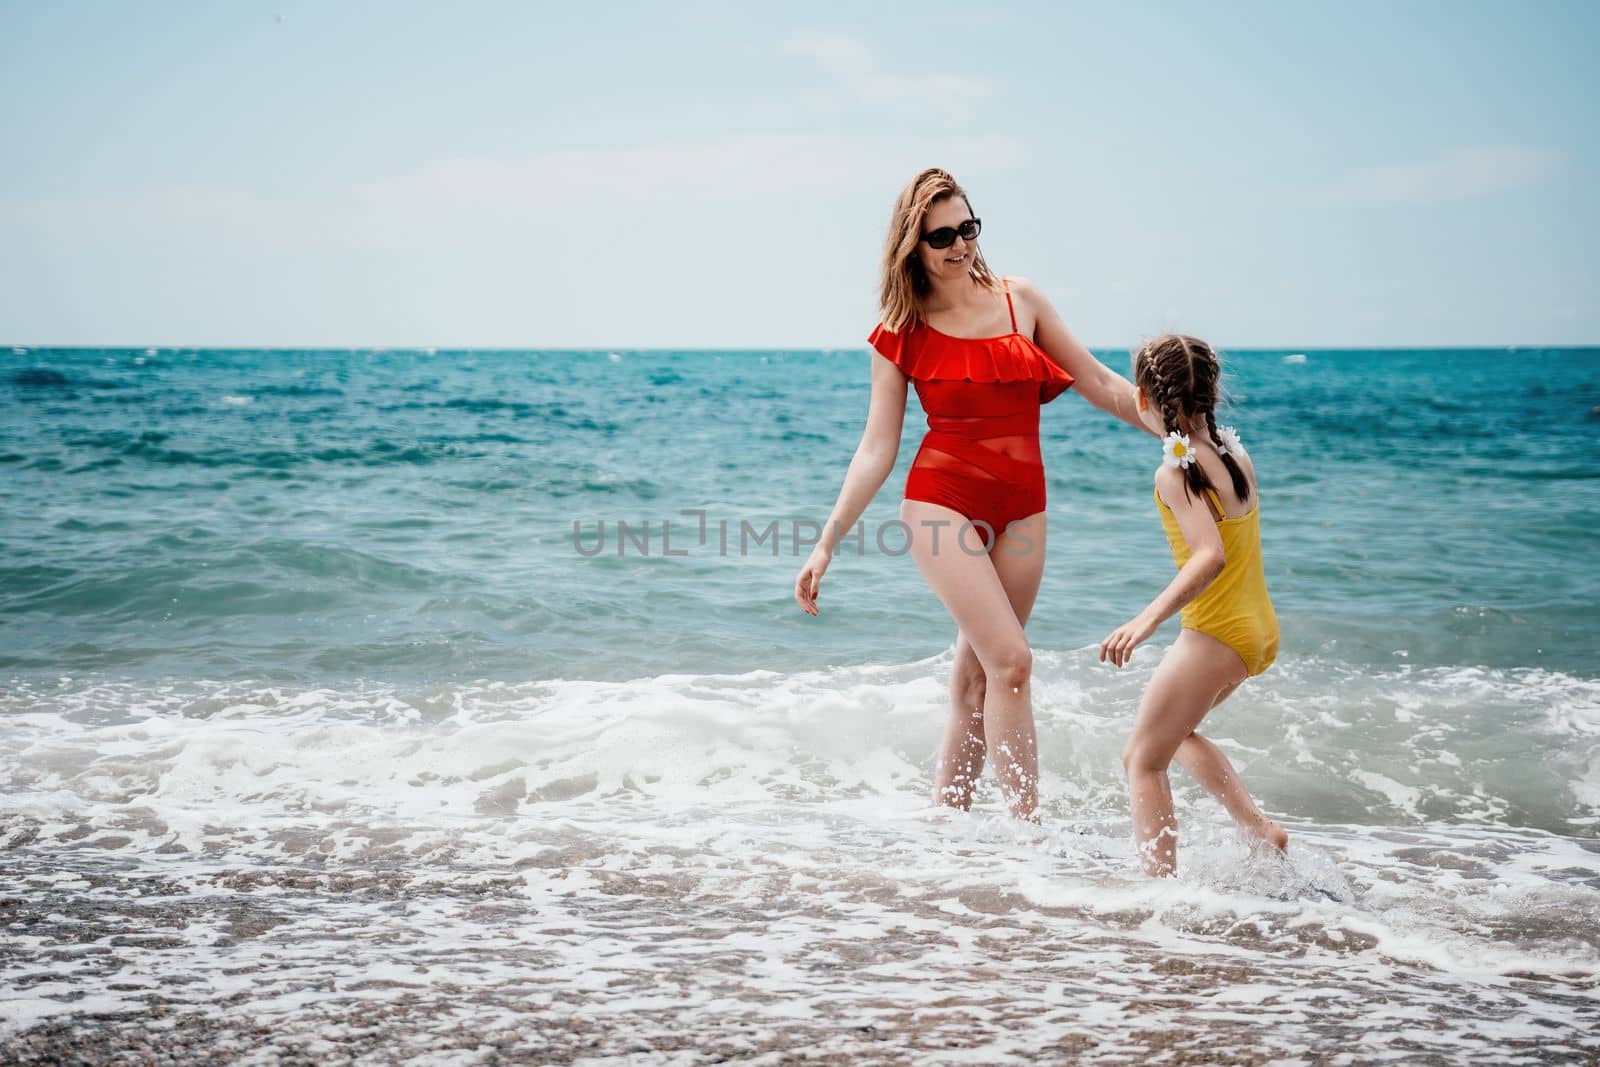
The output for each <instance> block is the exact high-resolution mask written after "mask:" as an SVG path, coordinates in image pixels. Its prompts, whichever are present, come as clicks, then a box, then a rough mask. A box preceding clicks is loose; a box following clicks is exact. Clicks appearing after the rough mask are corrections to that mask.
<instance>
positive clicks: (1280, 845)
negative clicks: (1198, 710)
mask: <svg viewBox="0 0 1600 1067" xmlns="http://www.w3.org/2000/svg"><path fill="white" fill-rule="evenodd" d="M1237 688H1239V686H1238V684H1237V683H1235V684H1234V685H1230V686H1228V687H1227V688H1226V689H1224V690H1223V691H1222V692H1220V693H1218V694H1217V699H1216V700H1214V701H1212V702H1211V706H1212V707H1213V708H1215V707H1216V706H1217V705H1218V704H1221V703H1222V702H1223V701H1224V700H1227V699H1228V697H1229V696H1231V695H1232V693H1233V691H1234V690H1235V689H1237ZM1177 760H1178V763H1179V764H1180V765H1181V766H1182V767H1183V769H1184V770H1186V771H1188V772H1189V776H1190V777H1191V778H1193V779H1194V780H1195V781H1197V782H1199V783H1200V785H1201V787H1202V788H1204V789H1205V791H1206V792H1207V793H1210V794H1211V795H1212V796H1214V797H1216V798H1217V800H1218V801H1219V802H1220V803H1221V804H1222V806H1223V807H1225V808H1227V809H1228V814H1229V815H1231V816H1233V821H1234V822H1236V823H1238V824H1239V828H1240V829H1241V830H1243V831H1244V832H1245V833H1246V834H1249V835H1250V836H1251V837H1253V838H1255V839H1256V840H1258V841H1265V842H1266V843H1267V844H1269V845H1272V846H1273V847H1274V848H1277V849H1279V850H1282V849H1285V848H1288V847H1289V834H1288V832H1287V831H1285V830H1284V828H1283V827H1281V826H1279V825H1278V824H1277V823H1275V822H1273V821H1272V820H1271V819H1269V818H1267V817H1266V816H1265V815H1263V814H1262V813H1261V809H1260V808H1258V807H1256V802H1255V800H1254V799H1252V798H1251V796H1250V791H1249V790H1248V789H1246V788H1245V787H1244V782H1242V781H1240V780H1239V772H1238V771H1236V770H1234V769H1233V764H1231V763H1229V762H1228V757H1227V756H1225V755H1223V753H1222V750H1221V749H1220V748H1218V747H1217V746H1216V745H1214V744H1212V743H1211V742H1210V741H1208V740H1207V739H1205V738H1204V737H1201V736H1200V735H1199V734H1195V733H1192V734H1190V735H1189V736H1188V737H1186V738H1184V739H1183V744H1181V745H1179V746H1178V753H1177Z"/></svg>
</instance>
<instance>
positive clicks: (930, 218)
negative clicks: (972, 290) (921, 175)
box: [917, 196, 978, 280]
mask: <svg viewBox="0 0 1600 1067" xmlns="http://www.w3.org/2000/svg"><path fill="white" fill-rule="evenodd" d="M970 218H972V209H971V208H970V207H968V206H967V201H966V198H965V197H961V196H948V197H945V198H944V199H943V200H940V201H939V202H938V203H936V204H934V205H933V206H932V207H930V208H929V209H928V213H927V214H926V215H924V216H923V217H922V232H923V233H925V234H926V233H932V232H933V231H934V230H937V229H940V228H942V227H945V226H951V227H956V226H960V225H961V224H962V223H963V222H966V221H967V220H968V219H970ZM977 253H978V242H977V241H967V240H965V239H964V238H962V236H961V235H960V234H957V235H956V242H955V244H953V245H951V246H950V247H949V248H934V247H933V246H932V245H930V244H929V243H928V242H926V241H920V240H919V241H918V242H917V256H918V257H919V258H920V259H921V262H922V268H923V270H925V271H927V272H928V277H929V278H931V279H935V280H950V279H958V278H964V277H966V276H967V273H968V272H969V271H971V270H972V259H973V257H974V256H975V255H977Z"/></svg>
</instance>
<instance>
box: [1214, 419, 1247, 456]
mask: <svg viewBox="0 0 1600 1067" xmlns="http://www.w3.org/2000/svg"><path fill="white" fill-rule="evenodd" d="M1241 450H1242V446H1241V445H1240V444H1239V431H1238V430H1235V429H1234V428H1233V427H1232V426H1218V427H1217V451H1218V452H1220V453H1222V454H1223V455H1224V456H1226V455H1228V454H1229V453H1232V454H1233V455H1236V456H1237V455H1238V454H1239V453H1240V451H1241Z"/></svg>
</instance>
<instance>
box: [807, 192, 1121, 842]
mask: <svg viewBox="0 0 1600 1067" xmlns="http://www.w3.org/2000/svg"><path fill="white" fill-rule="evenodd" d="M981 230H982V223H981V221H980V220H979V219H978V218H977V216H976V215H975V214H974V213H973V211H972V204H971V202H970V201H969V200H968V199H967V194H966V192H965V190H963V189H962V188H961V186H960V185H958V184H956V180H955V179H954V178H953V177H951V176H950V174H949V173H948V172H947V171H943V170H939V169H938V168H929V169H928V170H925V171H923V172H922V173H921V174H918V175H917V176H916V177H915V178H913V179H912V180H911V182H910V184H908V185H907V186H906V187H905V189H904V191H902V192H901V194H900V198H899V200H898V201H897V202H896V204H895V209H894V215H893V217H892V218H891V220H890V223H889V236H888V240H887V241H886V242H885V244H884V256H883V262H882V276H881V278H882V281H881V286H880V291H879V292H880V295H879V304H880V306H881V309H882V312H883V320H882V322H880V323H879V325H878V328H877V329H875V330H873V331H872V336H871V338H869V341H870V343H871V345H872V347H873V349H874V350H875V351H876V352H877V357H878V358H874V359H873V360H872V400H871V403H870V405H869V407H868V410H867V424H866V427H865V429H864V430H863V431H862V436H861V443H860V444H859V445H858V446H857V448H856V453H855V456H854V458H853V459H852V460H851V461H850V467H849V470H848V471H846V472H845V477H844V485H843V486H842V487H841V488H840V490H839V496H838V500H837V501H836V502H835V503H834V505H833V511H832V513H831V514H829V516H828V521H827V523H826V525H825V526H824V531H823V535H822V538H821V540H820V543H818V544H817V546H816V547H815V548H814V549H813V550H812V552H811V555H810V557H809V558H808V559H807V560H806V563H805V566H803V567H801V568H800V573H799V574H797V575H796V576H795V582H794V598H795V601H796V602H797V603H799V605H800V607H801V608H802V609H803V610H804V611H805V612H806V613H807V614H808V615H816V614H818V613H819V611H820V609H819V608H818V607H817V600H818V596H819V588H820V585H821V582H822V576H823V573H824V572H825V571H826V570H827V569H828V564H829V562H830V561H831V560H832V558H833V553H834V550H835V549H836V548H837V547H838V545H839V542H840V539H841V533H842V531H846V530H849V529H851V528H852V527H854V525H855V523H856V520H857V519H858V518H859V517H860V516H861V513H862V512H863V511H864V510H865V509H866V506H867V504H868V503H869V502H870V501H871V500H872V497H873V495H874V494H876V493H877V491H878V489H879V488H880V487H881V486H882V485H883V483H884V481H885V480H886V479H887V478H888V476H889V472H890V471H892V470H893V469H894V464H895V457H896V455H897V450H898V449H899V447H900V430H901V426H902V424H903V420H904V418H905V413H906V395H907V391H908V389H909V388H912V387H914V388H915V389H916V390H917V396H918V399H919V400H920V401H921V403H922V409H923V411H924V412H925V413H926V414H927V416H928V433H927V434H926V435H925V436H924V437H923V439H922V447H921V448H920V449H918V451H917V458H916V459H915V461H913V463H912V464H911V471H910V474H909V475H908V476H907V478H906V486H905V495H904V498H903V499H902V501H901V505H900V518H901V521H902V522H903V523H904V524H905V526H906V527H907V529H908V530H909V534H908V536H909V538H910V546H909V547H910V551H911V555H912V557H913V558H914V559H915V560H916V564H917V568H918V569H919V570H920V571H921V572H922V575H923V577H924V578H925V579H926V580H927V583H928V585H929V587H930V588H931V589H932V590H933V591H934V593H935V594H937V595H938V597H939V599H940V600H941V601H943V602H944V605H945V607H946V608H947V609H948V610H949V612H950V615H951V617H952V618H953V619H954V621H955V623H956V626H957V633H956V652H955V666H954V668H953V670H952V672H951V678H950V701H951V705H950V720H949V723H948V725H947V726H946V728H945V734H944V740H943V742H942V744H941V745H940V751H939V762H938V766H937V768H936V770H935V772H934V793H935V799H936V801H937V802H939V803H942V804H948V805H950V806H952V807H957V808H963V809H965V808H968V807H970V806H971V804H972V791H973V787H974V785H975V784H976V783H977V780H978V775H979V774H980V772H981V771H982V770H983V764H984V760H985V757H986V756H987V757H988V758H989V759H991V760H993V762H994V765H995V772H996V776H997V777H998V778H999V780H1000V789H1001V792H1002V793H1003V794H1004V796H1005V800H1006V805H1007V807H1008V808H1009V809H1010V811H1011V813H1012V814H1013V815H1015V816H1017V817H1018V818H1022V819H1028V820H1030V821H1038V815H1037V810H1036V809H1037V806H1038V787H1037V782H1038V753H1037V751H1036V748H1037V744H1036V734H1035V730H1034V722H1033V706H1032V690H1031V677H1032V664H1033V653H1032V650H1031V649H1030V648H1029V646H1028V640H1027V638H1026V637H1025V636H1024V635H1023V632H1022V628H1023V626H1024V625H1025V624H1026V623H1027V621H1028V614H1029V612H1030V611H1031V610H1032V608H1033V602H1034V597H1035V595H1036V594H1037V593H1038V591H1039V577H1040V574H1041V573H1042V571H1043V569H1044V558H1045V542H1046V522H1045V477H1044V461H1043V459H1042V458H1041V456H1040V452H1039V408H1040V405H1042V404H1047V403H1049V402H1050V401H1051V400H1053V399H1054V398H1056V397H1057V396H1059V395H1061V394H1062V393H1063V392H1065V391H1066V390H1067V389H1068V388H1072V389H1073V390H1074V391H1075V392H1077V393H1079V394H1080V395H1082V396H1083V398H1084V399H1085V400H1087V401H1089V403H1091V404H1093V405H1094V406H1096V407H1098V408H1101V409H1102V410H1104V411H1107V412H1110V413H1111V414H1113V415H1117V416H1119V417H1120V418H1122V419H1124V420H1125V421H1127V422H1128V423H1129V424H1130V425H1134V426H1137V427H1139V429H1141V430H1145V429H1147V427H1146V426H1145V425H1144V423H1143V422H1142V420H1141V418H1140V416H1139V413H1138V410H1137V406H1136V395H1135V391H1134V388H1133V383H1131V382H1129V381H1128V380H1127V379H1125V378H1123V377H1122V376H1120V375H1118V374H1116V373H1115V372H1113V371H1112V370H1111V369H1110V368H1109V367H1107V366H1105V365H1104V364H1102V363H1101V362H1100V361H1099V360H1097V359H1095V357H1094V356H1093V355H1092V354H1091V353H1090V352H1089V350H1088V349H1086V348H1084V347H1083V345H1081V344H1080V343H1079V342H1078V340H1077V338H1075V337H1074V336H1073V335H1072V334H1071V332H1069V331H1068V329H1067V327H1066V324H1065V323H1064V322H1062V321H1061V317H1060V316H1059V315H1057V314H1056V311H1055V309H1054V308H1053V307H1051V306H1050V302H1049V301H1048V300H1046V299H1045V297H1044V294H1043V293H1041V292H1039V290H1038V289H1036V288H1035V287H1034V286H1032V285H1031V284H1029V283H1028V282H1026V281H1025V280H1023V279H1021V278H1006V277H1003V276H1001V275H997V274H995V273H994V272H993V271H991V270H990V269H989V265H988V264H987V263H986V262H985V261H984V258H983V254H982V252H981V250H980V249H979V247H978V234H979V233H980V232H981ZM941 530H942V532H943V538H942V539H941V537H940V533H941Z"/></svg>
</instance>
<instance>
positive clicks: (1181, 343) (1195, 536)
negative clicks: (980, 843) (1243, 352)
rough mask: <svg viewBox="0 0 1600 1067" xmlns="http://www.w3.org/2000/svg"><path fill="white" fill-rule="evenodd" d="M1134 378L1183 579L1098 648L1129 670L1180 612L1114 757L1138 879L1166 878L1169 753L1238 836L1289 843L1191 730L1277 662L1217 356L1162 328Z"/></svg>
mask: <svg viewBox="0 0 1600 1067" xmlns="http://www.w3.org/2000/svg"><path fill="white" fill-rule="evenodd" d="M1133 372H1134V382H1135V383H1136V385H1137V387H1138V398H1139V399H1138V403H1139V411H1140V412H1141V413H1142V414H1143V415H1144V417H1145V420H1146V423H1147V425H1148V426H1149V428H1150V429H1152V430H1153V431H1154V432H1156V433H1157V434H1165V435H1166V440H1165V442H1164V446H1163V450H1164V453H1165V455H1164V457H1163V461H1162V464H1161V466H1159V467H1157V468H1156V478H1155V482H1156V490H1155V496H1156V510H1157V511H1158V512H1159V513H1160V515H1161V524H1162V526H1163V527H1165V528H1166V532H1167V541H1168V543H1169V544H1171V546H1172V558H1173V561H1174V562H1175V563H1176V564H1177V565H1178V574H1177V576H1176V577H1175V578H1173V579H1172V582H1171V583H1170V584H1169V585H1168V586H1167V588H1166V589H1165V590H1163V591H1162V593H1161V595H1160V596H1158V597H1156V598H1155V599H1154V600H1152V601H1151V602H1150V604H1149V605H1148V606H1147V607H1146V608H1145V609H1144V610H1143V611H1142V612H1140V613H1139V614H1138V615H1137V616H1135V617H1134V618H1133V619H1132V620H1130V621H1129V622H1126V623H1124V624H1123V625H1121V626H1119V627H1117V629H1115V630H1113V631H1112V632H1111V633H1110V634H1109V635H1108V636H1107V637H1106V639H1105V640H1104V641H1102V642H1100V661H1101V662H1102V663H1103V662H1105V661H1106V660H1108V659H1109V660H1110V661H1111V662H1112V663H1113V664H1114V665H1116V666H1118V667H1120V666H1122V665H1123V664H1125V663H1127V662H1128V658H1129V656H1130V655H1131V654H1132V653H1133V649H1134V647H1135V646H1136V645H1138V644H1139V643H1140V642H1141V641H1143V640H1145V639H1146V638H1148V637H1149V636H1150V635H1151V634H1153V633H1155V631H1156V628H1157V627H1158V626H1160V625H1161V624H1162V623H1163V622H1165V621H1166V620H1167V619H1169V618H1171V617H1172V615H1173V613H1174V612H1176V611H1178V609H1180V608H1182V609H1183V630H1182V631H1181V632H1180V633H1179V634H1178V639H1177V641H1175V642H1173V645H1172V647H1171V648H1170V649H1168V650H1167V654H1166V656H1165V657H1163V658H1162V660H1161V665H1160V666H1159V667H1157V668H1156V673H1155V677H1154V678H1152V679H1151V680H1150V687H1149V688H1148V689H1146V690H1145V693H1144V699H1143V700H1142V701H1141V702H1140V705H1139V715H1138V718H1137V720H1136V721H1135V722H1134V725H1133V735H1132V736H1131V737H1129V738H1128V745H1127V747H1126V748H1125V749H1124V750H1123V753H1122V764H1123V767H1124V768H1125V769H1126V770H1127V773H1128V788H1129V791H1130V793H1131V800H1132V806H1133V836H1134V840H1135V842H1137V844H1138V846H1139V855H1140V859H1141V861H1142V862H1143V864H1144V869H1145V872H1146V873H1147V874H1151V875H1157V876H1171V875H1173V874H1175V873H1176V871H1177V866H1178V825H1177V820H1176V819H1175V818H1174V817H1173V813H1172V788H1171V786H1170V784H1169V783H1168V781H1167V765H1168V764H1169V763H1171V762H1172V758H1173V757H1174V756H1176V757H1177V759H1178V762H1179V763H1180V764H1182V765H1183V768H1184V769H1185V770H1187V771H1188V772H1189V773H1190V774H1191V775H1192V776H1193V777H1194V778H1195V780H1196V781H1198V782H1199V783H1200V784H1201V785H1202V786H1204V787H1205V789H1206V792H1208V793H1210V794H1211V795H1212V796H1214V797H1216V798H1217V799H1218V800H1220V801H1221V802H1222V804H1223V806H1224V807H1226V808H1227V809H1228V814H1230V815H1232V816H1233V818H1234V821H1236V822H1237V823H1238V824H1239V827H1240V829H1242V830H1243V831H1244V832H1245V833H1246V834H1248V835H1250V836H1251V837H1252V838H1253V839H1255V840H1257V841H1262V842H1266V843H1268V844H1271V845H1273V846H1275V847H1276V848H1278V849H1284V848H1287V847H1288V843H1289V835H1288V834H1287V833H1285V832H1284V830H1283V827H1281V826H1279V825H1278V824H1277V823H1275V822H1273V821H1272V820H1271V819H1268V818H1267V817H1266V816H1265V815H1263V814H1262V813H1261V809H1259V808H1257V807H1256V805H1255V801H1253V800H1251V799H1250V794H1249V792H1248V791H1246V789H1245V787H1244V785H1243V783H1241V782H1240V781H1239V776H1238V775H1237V774H1236V773H1235V772H1234V770H1233V767H1232V766H1231V765H1230V764H1229V763H1228V759H1227V757H1226V756H1224V755H1223V754H1222V752H1221V751H1220V750H1219V749H1218V748H1217V747H1216V746H1215V745H1213V744H1212V743H1211V742H1210V741H1207V740H1206V739H1205V738H1203V737H1201V736H1200V735H1199V734H1197V733H1195V732H1194V731H1195V728H1196V727H1197V726H1199V725H1200V720H1201V719H1204V718H1205V717H1206V713H1207V712H1209V711H1210V710H1211V709H1212V708H1214V707H1216V706H1217V705H1218V704H1220V703H1222V702H1223V701H1224V700H1226V699H1227V697H1228V695H1229V694H1230V693H1232V692H1233V691H1234V690H1235V689H1237V688H1238V687H1239V683H1240V682H1242V681H1244V680H1245V678H1246V677H1248V676H1250V675H1255V674H1260V673H1261V672H1262V671H1264V670H1266V669H1267V668H1268V667H1269V666H1271V665H1272V661H1273V660H1274V659H1275V658H1276V657H1277V655H1278V619H1277V616H1276V615H1275V614H1274V613H1273V611H1272V601H1271V600H1270V599H1268V597H1267V581H1266V577H1265V575H1264V574H1263V572H1262V568H1261V509H1260V507H1259V506H1258V504H1257V502H1256V499H1255V497H1256V471H1255V464H1253V463H1252V462H1251V461H1250V456H1249V454H1248V453H1246V452H1245V450H1244V448H1243V446H1242V445H1240V444H1239V437H1238V435H1237V434H1236V433H1234V431H1233V428H1232V427H1230V426H1220V427H1219V426H1218V425H1217V421H1216V412H1215V409H1216V405H1217V395H1218V388H1217V379H1218V377H1219V373H1220V368H1219V366H1218V363H1217V356H1216V353H1215V352H1213V351H1212V350H1211V347H1210V346H1209V345H1207V344H1206V343H1205V342H1204V341H1200V340H1197V339H1195V338H1193V337H1180V336H1176V335H1171V334H1169V335H1167V336H1165V337H1158V338H1156V339H1155V340H1154V341H1151V342H1150V343H1149V344H1147V345H1145V346H1144V347H1143V348H1141V349H1140V350H1139V352H1138V354H1137V355H1135V356H1134V361H1133ZM1219 487H1220V488H1219Z"/></svg>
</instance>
